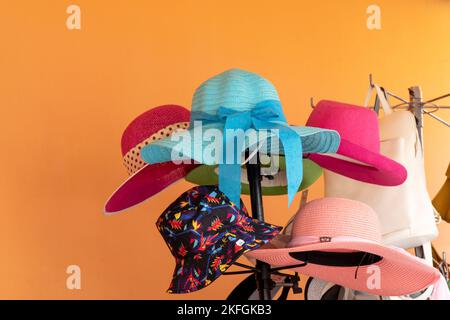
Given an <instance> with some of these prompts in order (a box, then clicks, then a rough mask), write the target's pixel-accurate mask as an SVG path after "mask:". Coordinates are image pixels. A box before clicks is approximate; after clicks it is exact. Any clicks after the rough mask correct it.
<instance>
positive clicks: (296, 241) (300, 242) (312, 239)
mask: <svg viewBox="0 0 450 320" xmlns="http://www.w3.org/2000/svg"><path fill="white" fill-rule="evenodd" d="M327 242H355V243H360V242H366V243H373V244H375V243H376V242H374V241H370V240H366V239H361V238H357V237H351V236H338V237H317V236H299V237H295V238H293V239H292V240H291V241H289V243H288V245H287V247H288V248H294V247H299V246H304V245H308V244H318V243H327Z"/></svg>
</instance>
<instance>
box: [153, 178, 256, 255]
mask: <svg viewBox="0 0 450 320" xmlns="http://www.w3.org/2000/svg"><path fill="white" fill-rule="evenodd" d="M248 218H249V215H248V213H247V211H246V209H245V207H244V205H243V204H242V203H241V209H239V208H237V207H236V205H235V204H234V203H232V202H230V201H229V199H228V198H227V197H226V196H225V194H223V193H222V192H220V191H219V189H218V187H217V186H199V187H194V188H192V189H190V190H188V191H186V192H185V193H183V194H182V195H181V196H180V197H179V198H178V199H177V200H175V201H174V202H173V203H172V204H171V205H170V206H169V207H168V208H167V209H166V210H165V211H164V212H163V214H162V215H161V216H160V218H159V219H158V221H157V223H156V226H157V228H158V230H159V231H160V232H161V234H162V236H163V238H164V240H165V241H166V242H167V244H168V246H169V249H170V250H171V252H172V254H173V255H174V256H175V257H177V258H183V257H185V256H186V255H188V254H189V255H195V254H196V253H202V252H209V251H213V250H214V249H215V244H216V243H218V242H220V241H222V239H223V238H221V237H220V235H221V234H222V235H223V234H225V235H227V232H229V235H230V236H233V232H234V230H235V229H236V228H244V229H245V225H246V222H247V219H248ZM168 230H170V232H168Z"/></svg>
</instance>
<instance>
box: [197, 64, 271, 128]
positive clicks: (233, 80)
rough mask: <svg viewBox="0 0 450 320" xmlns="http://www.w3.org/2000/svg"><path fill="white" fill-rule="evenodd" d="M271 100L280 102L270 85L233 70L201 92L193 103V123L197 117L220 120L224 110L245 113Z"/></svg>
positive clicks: (211, 80)
mask: <svg viewBox="0 0 450 320" xmlns="http://www.w3.org/2000/svg"><path fill="white" fill-rule="evenodd" d="M268 100H276V101H279V100H280V99H279V97H278V93H277V90H276V89H275V87H274V85H273V84H272V83H271V82H270V81H268V80H266V79H265V78H263V77H261V76H260V75H258V74H256V73H252V72H249V71H245V70H240V69H231V70H228V71H225V72H223V73H221V74H219V75H216V76H214V77H212V78H210V79H208V80H206V81H205V82H204V83H202V84H201V85H200V86H199V87H198V88H197V90H196V91H195V93H194V96H193V99H192V118H191V123H192V122H193V121H195V120H197V117H196V115H197V114H204V113H206V114H209V115H212V116H218V115H219V109H220V108H221V107H225V108H228V109H232V110H236V111H244V112H245V111H249V110H251V109H252V108H254V107H255V106H256V105H257V104H258V103H260V102H263V101H268Z"/></svg>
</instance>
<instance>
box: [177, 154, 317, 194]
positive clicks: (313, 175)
mask: <svg viewBox="0 0 450 320" xmlns="http://www.w3.org/2000/svg"><path fill="white" fill-rule="evenodd" d="M242 170H245V167H243V168H242ZM280 171H281V172H283V174H284V175H285V174H286V163H285V159H284V157H283V156H280ZM217 172H218V166H217V165H214V166H208V165H202V166H199V167H197V168H195V169H194V170H192V171H190V172H189V173H188V175H187V176H186V177H185V179H186V180H187V181H189V182H191V183H193V184H197V185H217V184H219V176H218V174H217ZM243 174H244V175H245V172H243ZM321 176H322V168H321V167H320V166H319V165H317V164H315V163H314V162H312V161H311V160H309V159H303V180H302V184H301V185H300V187H299V189H298V192H300V191H302V190H305V189H308V188H309V187H310V186H311V185H312V184H313V183H314V182H316V181H317V180H318V179H319V178H320V177H321ZM266 179H267V178H263V180H262V183H261V184H262V187H261V189H262V193H263V195H267V196H277V195H285V194H287V186H286V185H284V184H283V185H272V186H267V185H266V184H265V181H266ZM274 181H276V179H275V180H274ZM267 182H268V183H267V184H270V183H271V181H270V180H269V181H267ZM241 186H242V189H241V190H242V191H241V192H242V194H246V195H248V194H250V188H249V185H248V183H246V182H245V181H243V182H242V184H241Z"/></svg>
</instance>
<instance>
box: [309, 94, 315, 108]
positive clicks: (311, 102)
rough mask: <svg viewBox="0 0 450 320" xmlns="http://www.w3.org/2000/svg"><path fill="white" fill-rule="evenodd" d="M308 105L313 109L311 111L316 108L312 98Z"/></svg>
mask: <svg viewBox="0 0 450 320" xmlns="http://www.w3.org/2000/svg"><path fill="white" fill-rule="evenodd" d="M309 104H310V105H311V108H313V109H314V108H315V107H316V106H315V105H314V98H313V97H311V98H310V100H309Z"/></svg>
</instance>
